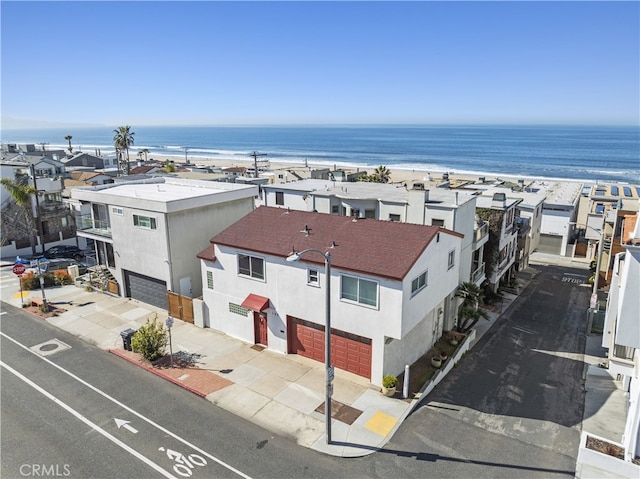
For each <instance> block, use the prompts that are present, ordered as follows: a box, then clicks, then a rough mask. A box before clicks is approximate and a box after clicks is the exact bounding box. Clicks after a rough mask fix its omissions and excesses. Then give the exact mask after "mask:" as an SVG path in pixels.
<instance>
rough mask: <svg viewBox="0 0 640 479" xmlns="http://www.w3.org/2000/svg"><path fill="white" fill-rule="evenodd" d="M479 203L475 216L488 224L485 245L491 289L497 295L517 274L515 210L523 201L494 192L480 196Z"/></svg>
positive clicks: (488, 279) (487, 273) (487, 272)
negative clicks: (487, 195)
mask: <svg viewBox="0 0 640 479" xmlns="http://www.w3.org/2000/svg"><path fill="white" fill-rule="evenodd" d="M476 201H477V203H476V213H477V214H478V216H479V217H480V218H481V219H482V220H484V221H486V222H487V223H488V224H489V240H488V242H487V243H486V244H485V246H484V257H485V259H486V262H487V271H486V275H487V281H488V283H489V287H490V288H491V290H492V291H494V292H497V291H498V288H499V287H500V285H501V284H502V283H509V282H510V280H511V279H512V275H513V273H514V269H515V268H514V264H515V258H516V251H517V249H518V224H517V221H516V207H517V205H518V204H519V203H520V202H521V201H522V200H521V199H514V198H507V195H506V194H505V193H494V194H493V197H491V198H488V197H486V196H479V197H477V199H476Z"/></svg>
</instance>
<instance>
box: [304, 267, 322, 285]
mask: <svg viewBox="0 0 640 479" xmlns="http://www.w3.org/2000/svg"><path fill="white" fill-rule="evenodd" d="M307 284H310V285H311V286H320V277H319V275H318V270H317V269H309V270H307Z"/></svg>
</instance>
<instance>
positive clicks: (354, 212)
mask: <svg viewBox="0 0 640 479" xmlns="http://www.w3.org/2000/svg"><path fill="white" fill-rule="evenodd" d="M351 216H355V217H356V218H360V210H359V209H358V208H351Z"/></svg>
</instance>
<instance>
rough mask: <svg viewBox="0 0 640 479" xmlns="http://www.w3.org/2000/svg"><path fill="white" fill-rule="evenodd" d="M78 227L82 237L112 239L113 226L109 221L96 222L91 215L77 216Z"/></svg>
mask: <svg viewBox="0 0 640 479" xmlns="http://www.w3.org/2000/svg"><path fill="white" fill-rule="evenodd" d="M76 227H77V230H78V234H80V233H86V234H84V235H81V236H87V235H93V236H102V237H107V238H111V224H110V223H109V222H108V221H100V220H94V219H93V217H92V216H91V215H78V216H76Z"/></svg>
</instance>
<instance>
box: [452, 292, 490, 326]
mask: <svg viewBox="0 0 640 479" xmlns="http://www.w3.org/2000/svg"><path fill="white" fill-rule="evenodd" d="M456 296H457V297H458V298H462V304H461V305H460V310H459V312H458V315H459V320H460V321H459V323H458V327H457V330H458V332H460V333H467V332H469V331H470V330H471V328H472V327H474V326H475V325H476V323H477V322H478V321H480V318H484V319H489V315H488V314H487V313H486V311H484V310H482V309H480V303H482V300H483V297H484V292H483V291H482V288H480V287H479V286H478V285H477V284H475V283H472V282H466V283H462V284H461V285H460V287H459V288H458V292H457V293H456Z"/></svg>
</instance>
